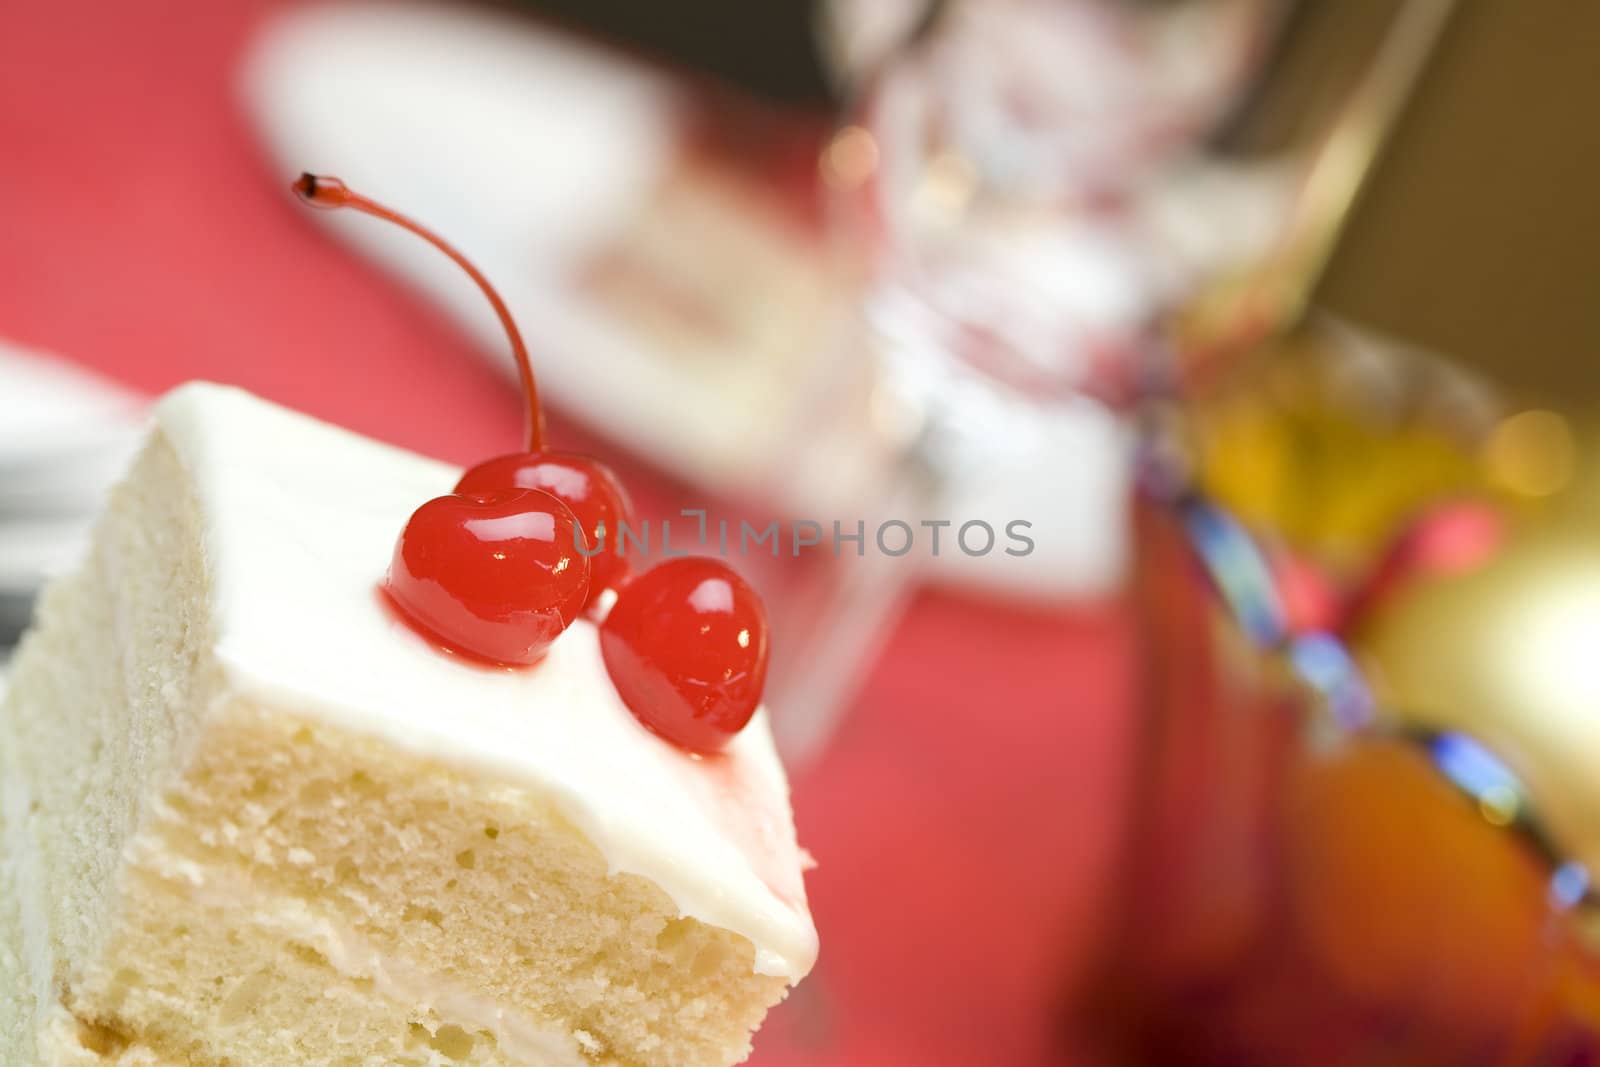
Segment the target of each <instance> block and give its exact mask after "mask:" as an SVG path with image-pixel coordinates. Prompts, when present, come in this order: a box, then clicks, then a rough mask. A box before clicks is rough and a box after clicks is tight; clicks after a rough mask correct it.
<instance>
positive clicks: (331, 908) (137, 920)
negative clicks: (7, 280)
mask: <svg viewBox="0 0 1600 1067" xmlns="http://www.w3.org/2000/svg"><path fill="white" fill-rule="evenodd" d="M457 474H458V472H457V471H456V470H455V469H453V468H451V467H447V466H445V465H442V464H439V463H435V462H432V461H430V460H426V459H422V458H419V457H416V456H413V455H410V454H407V453H403V452H400V451H397V450H395V449H392V448H389V447H386V446H383V445H379V444H377V443H374V442H371V441H368V440H365V439H363V438H359V437H356V436H354V435H351V434H349V433H346V432H344V431H341V430H338V429H336V428H333V427H330V426H327V425H324V424H321V423H318V422H316V421H313V420H311V419H308V418H306V417H304V416H301V415H297V414H294V413H292V412H289V411H285V410H283V409H281V408H277V407H274V406H272V405H269V404H267V403H264V402H262V401H259V400H257V399H254V398H252V397H250V396H248V395H247V394H244V393H241V392H239V391H237V390H233V389H227V388H223V387H219V386H212V385H190V386H185V387H183V388H182V389H179V390H177V391H176V392H174V393H172V394H170V395H169V396H168V397H167V398H166V399H164V400H163V401H162V402H161V403H160V404H159V405H158V407H157V415H156V425H155V429H154V432H153V433H152V435H151V437H150V440H149V442H148V444H147V445H146V447H145V449H144V451H143V452H142V454H141V455H140V457H139V459H138V460H137V461H136V463H135V465H134V467H133V470H132V472H131V473H130V474H129V475H128V477H127V479H126V480H125V481H124V482H123V483H122V485H121V486H120V487H119V488H118V489H117V490H116V491H115V492H114V494H113V497H112V500H111V504H110V508H109V511H108V512H107V514H106V515H105V517H104V518H103V520H102V521H101V523H100V526H99V529H98V531H97V534H96V537H95V542H94V546H93V549H92V551H91V553H90V555H89V558H88V559H87V560H86V561H85V563H84V564H83V565H82V567H81V568H80V569H79V570H78V571H77V572H76V573H75V574H73V575H71V576H70V577H67V578H65V579H63V580H61V581H59V582H57V583H56V584H55V585H54V586H53V587H52V588H50V589H49V590H48V591H47V592H46V593H45V594H44V596H43V598H42V600H41V603H40V607H39V614H38V618H37V620H36V628H35V630H34V631H33V632H32V633H31V634H30V635H29V636H28V637H27V638H26V639H25V640H24V643H23V645H22V648H21V649H20V651H19V653H18V655H17V658H16V660H15V663H14V665H13V670H12V673H11V680H10V688H9V691H8V692H7V694H6V698H5V704H4V708H3V713H0V758H3V760H4V762H3V763H0V767H3V772H0V773H4V775H5V778H4V782H3V785H4V794H5V798H6V804H5V805H4V819H5V822H4V833H5V838H4V842H5V859H4V862H3V863H0V883H3V882H5V881H6V880H8V879H9V880H11V881H14V882H15V883H16V885H15V886H12V885H8V884H0V937H3V939H4V940H3V942H0V983H3V985H0V996H4V997H5V1003H4V1004H3V1005H0V1063H4V1064H7V1065H17V1067H25V1065H35V1064H39V1065H56V1064H80V1063H81V1064H111V1063H114V1064H201V1065H219V1064H232V1065H249V1064H285V1065H292V1064H318V1065H322V1064H326V1065H329V1067H333V1065H338V1067H345V1065H356V1064H361V1065H379V1064H383V1065H388V1064H403V1065H425V1064H430V1065H439V1064H452V1065H454V1064H470V1065H478V1064H483V1065H487V1064H523V1065H563V1067H564V1065H569V1064H570V1065H580V1064H596V1065H598V1064H615V1065H655V1064H660V1065H671V1067H710V1065H718V1067H720V1065H724V1064H729V1063H733V1062H737V1061H739V1060H741V1059H742V1058H743V1057H744V1056H745V1055H746V1053H747V1052H748V1050H749V1039H750V1034H751V1032H752V1031H753V1030H754V1029H755V1028H756V1027H757V1026H758V1025H759V1024H760V1022H761V1020H762V1018H763V1016H764V1014H765V1013H766V1011H767V1009H768V1008H769V1007H770V1006H771V1005H772V1004H774V1003H775V1002H777V1001H778V1000H780V999H781V998H782V997H783V996H784V994H785V992H786V991H787V989H788V988H789V986H790V985H792V984H793V983H794V982H796V981H798V980H799V979H800V978H801V977H802V976H804V975H805V974H806V972H807V971H808V970H809V969H810V967H811V965H812V962H813V960H814V958H815V955H816V949H817V942H816V932H815V929H814V927H813V926H812V923H811V919H810V916H809V913H808V912H807V909H806V902H805V893H804V888H803V886H802V882H801V873H800V872H801V868H802V853H801V852H800V851H799V849H798V848H797V847H796V843H795V838H794V831H793V825H792V821H791V817H790V813H789V805H788V797H787V785H786V783H785V779H784V776H783V772H782V769H781V767H780V766H779V763H778V760H777V757H776V754H775V752H774V750H773V747H772V743H771V740H770V735H769V733H768V731H767V728H766V723H765V716H764V713H761V712H758V713H757V717H756V719H755V721H753V722H752V723H751V725H750V727H749V728H747V729H745V730H744V731H743V732H741V733H740V734H738V736H737V737H735V738H734V739H733V741H732V742H731V743H730V744H729V745H728V747H727V749H726V750H725V751H723V752H721V753H719V754H716V755H713V756H707V757H696V756H693V755H690V754H688V753H686V752H684V751H682V750H680V749H678V748H675V747H673V746H672V745H671V744H669V743H667V742H666V741H663V740H662V739H660V738H659V737H657V736H655V735H654V734H652V733H651V732H649V731H648V730H646V729H645V728H644V727H643V726H641V725H640V724H639V722H638V721H637V720H636V719H635V718H634V716H633V715H632V714H630V713H629V711H628V710H627V708H626V707H625V706H624V705H623V703H622V701H621V700H620V699H619V697H618V696H617V693H616V691H615V688H614V687H613V684H612V682H611V680H610V678H609V677H608V676H607V673H606V670H605V667H604V665H603V663H602V657H601V652H600V649H599V641H598V637H597V632H596V629H595V627H594V626H593V625H592V624H590V623H588V622H585V621H579V622H577V623H575V624H573V625H572V627H571V628H570V629H569V630H568V631H567V632H565V633H564V634H562V635H561V636H560V637H559V638H558V639H557V640H556V642H555V644H554V645H553V646H552V647H551V648H550V650H549V653H548V655H547V656H546V658H545V660H544V661H543V662H542V663H540V664H538V665H536V666H534V667H531V668H524V669H504V668H494V667H488V666H483V665H479V664H476V663H472V662H468V661H465V660H463V659H462V658H460V657H453V656H449V655H446V654H443V653H441V652H440V651H439V650H438V649H437V648H435V647H433V646H432V645H430V644H429V643H427V642H426V641H425V640H423V638H421V637H419V636H418V635H417V634H416V632H415V631H413V630H412V629H411V628H410V627H408V626H407V625H405V624H404V623H403V622H402V621H400V620H399V619H398V618H397V617H396V616H395V615H394V614H393V612H392V609H391V608H390V607H389V606H388V605H387V604H386V602H385V601H384V600H383V598H382V597H381V596H380V595H379V593H378V584H379V582H380V581H381V579H382V576H383V570H384V567H385V565H386V564H387V562H388V560H389V557H390V554H391V551H392V549H393V545H394V541H395V537H396V533H397V531H398V530H400V528H401V527H402V525H403V524H404V523H405V521H406V517H407V516H408V515H409V514H410V513H411V512H412V510H413V509H415V508H416V507H417V506H418V504H420V503H421V502H422V501H424V500H426V499H428V498H429V497H432V496H437V495H439V494H441V493H446V492H448V491H449V490H450V488H451V486H452V484H453V483H454V481H455V479H456V477H457ZM13 889H14V890H15V892H13Z"/></svg>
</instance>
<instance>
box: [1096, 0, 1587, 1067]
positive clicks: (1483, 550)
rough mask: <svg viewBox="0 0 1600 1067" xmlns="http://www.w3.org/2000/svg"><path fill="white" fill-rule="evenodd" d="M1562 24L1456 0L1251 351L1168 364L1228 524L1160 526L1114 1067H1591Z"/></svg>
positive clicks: (1113, 1022) (1578, 378) (1581, 163)
mask: <svg viewBox="0 0 1600 1067" xmlns="http://www.w3.org/2000/svg"><path fill="white" fill-rule="evenodd" d="M1358 6H1359V5H1358ZM1415 7H1416V5H1415V4H1411V5H1407V8H1408V9H1414V8H1415ZM1567 13H1568V15H1569V16H1573V17H1570V18H1568V19H1567V20H1566V21H1558V20H1556V19H1554V18H1550V17H1547V16H1549V14H1550V13H1549V12H1548V11H1542V12H1535V11H1534V10H1532V9H1531V8H1530V7H1526V6H1524V7H1520V8H1513V7H1512V6H1510V5H1463V6H1462V9H1461V10H1460V12H1459V13H1457V15H1456V17H1455V21H1454V22H1453V23H1452V25H1451V28H1450V30H1449V31H1448V33H1447V34H1446V36H1445V37H1444V38H1443V45H1442V50H1441V52H1440V54H1439V56H1438V58H1437V59H1436V60H1435V61H1434V63H1433V64H1432V65H1431V66H1430V68H1429V73H1428V76H1427V77H1426V79H1425V80H1424V81H1423V82H1422V83H1421V87H1420V89H1419V91H1418V93H1417V95H1416V97H1415V99H1414V101H1413V103H1412V106H1411V108H1410V110H1409V112H1408V113H1407V115H1406V117H1405V119H1404V121H1403V123H1402V125H1401V126H1400V127H1399V129H1398V133H1397V138H1396V140H1395V142H1394V145H1393V147H1392V150H1391V151H1390V152H1389V153H1388V155H1387V156H1386V157H1385V160H1384V162H1383V163H1382V165H1381V166H1380V167H1379V169H1378V170H1377V171H1376V173H1375V174H1374V175H1373V178H1372V180H1371V182H1370V188H1369V190H1368V191H1367V193H1366V196H1365V199H1364V200H1363V201H1362V202H1361V204H1360V206H1359V208H1358V209H1357V210H1356V212H1355V214H1354V215H1353V216H1352V217H1351V218H1350V219H1349V220H1348V225H1347V226H1346V225H1343V222H1344V220H1342V219H1337V220H1334V221H1333V224H1332V225H1331V226H1329V227H1322V228H1321V237H1320V238H1319V239H1324V240H1327V241H1328V242H1329V243H1328V245H1327V247H1323V248H1319V247H1317V240H1310V241H1308V242H1307V249H1309V254H1306V255H1302V256H1299V257H1298V258H1297V257H1294V256H1291V257H1290V258H1289V260H1288V261H1287V262H1288V263H1290V264H1292V265H1293V264H1297V265H1298V266H1297V267H1296V269H1295V270H1284V271H1282V272H1281V274H1280V276H1279V277H1278V278H1277V279H1273V278H1268V279H1266V281H1265V284H1264V286H1263V287H1262V290H1261V291H1263V292H1265V293H1266V294H1267V296H1268V297H1269V299H1267V300H1265V301H1263V302H1262V303H1261V304H1260V305H1259V308H1264V309H1265V311H1266V312H1267V313H1265V314H1263V315H1262V317H1261V321H1260V323H1259V324H1257V325H1256V327H1255V333H1256V334H1257V335H1258V336H1260V335H1265V336H1264V339H1262V340H1261V341H1259V342H1258V343H1256V344H1254V345H1247V346H1245V347H1244V348H1242V349H1227V350H1226V351H1225V355H1219V354H1218V352H1216V351H1211V352H1207V351H1206V346H1205V345H1194V346H1192V347H1191V349H1190V352H1191V353H1196V352H1198V353H1199V354H1201V355H1202V356H1207V357H1208V358H1205V359H1203V360H1201V361H1200V362H1199V363H1198V364H1197V363H1195V362H1193V361H1191V362H1190V363H1188V364H1187V365H1185V366H1182V367H1181V368H1179V372H1178V373H1179V376H1180V377H1182V378H1183V380H1184V382H1185V386H1186V389H1185V392H1184V394H1183V404H1182V407H1181V409H1179V410H1177V411H1175V412H1168V413H1167V414H1166V415H1165V416H1164V418H1163V420H1162V426H1163V431H1162V432H1161V433H1160V434H1159V435H1155V437H1156V438H1159V440H1161V442H1162V443H1163V445H1164V448H1165V450H1166V453H1167V454H1166V456H1165V457H1164V459H1165V462H1164V463H1162V464H1160V465H1161V466H1163V467H1164V468H1165V469H1166V471H1167V473H1168V479H1169V483H1170V482H1174V481H1175V482H1176V483H1178V484H1186V485H1188V486H1190V487H1191V489H1192V491H1193V493H1194V494H1196V495H1195V496H1194V499H1200V500H1206V501H1210V502H1211V504H1210V505H1208V506H1214V507H1215V508H1216V509H1218V513H1219V514H1228V515H1231V516H1234V517H1236V519H1237V520H1238V525H1237V527H1231V526H1229V527H1226V529H1227V530H1229V531H1232V532H1229V533H1225V534H1223V535H1221V538H1220V539H1221V540H1222V541H1225V542H1226V544H1225V545H1224V546H1223V547H1222V548H1221V549H1219V547H1218V544H1217V543H1216V542H1215V540H1213V541H1210V542H1208V541H1207V538H1208V537H1211V538H1213V539H1215V538H1216V537H1217V534H1216V531H1215V530H1212V529H1210V528H1203V529H1197V527H1196V526H1195V525H1194V524H1193V523H1192V522H1186V520H1185V517H1184V516H1185V512H1184V509H1183V508H1182V507H1180V506H1176V505H1175V504H1174V502H1172V501H1170V500H1168V501H1162V500H1159V499H1157V498H1156V497H1155V496H1149V497H1146V498H1145V499H1144V500H1142V501H1141V503H1140V505H1139V508H1138V525H1139V544H1140V556H1139V564H1140V570H1139V574H1140V582H1139V585H1140V591H1141V596H1140V599H1141V603H1142V604H1143V611H1144V615H1145V620H1146V625H1145V634H1146V638H1147V648H1148V656H1149V659H1148V662H1147V674H1148V677H1149V680H1150V684H1149V687H1148V700H1147V703H1146V717H1145V719H1144V723H1143V733H1142V738H1143V742H1142V745H1141V758H1142V760H1143V763H1142V767H1141V771H1140V773H1139V774H1138V775H1137V780H1138V782H1139V783H1140V788H1139V794H1138V796H1137V797H1136V798H1134V800H1133V804H1134V809H1135V815H1134V821H1133V825H1134V829H1133V833H1132V835H1131V838H1130V844H1129V850H1128V855H1127V865H1126V867H1125V868H1124V872H1123V881H1122V882H1121V883H1120V885H1119V887H1118V893H1117V899H1118V908H1117V919H1116V921H1115V922H1114V923H1113V924H1112V925H1113V933H1112V934H1111V935H1110V936H1109V938H1108V943H1107V947H1106V952H1105V954H1104V957H1103V961H1102V965H1101V966H1100V967H1099V968H1098V970H1097V973H1096V974H1095V976H1094V977H1093V979H1092V980H1091V984H1090V986H1089V990H1090V993H1089V995H1088V996H1087V998H1086V1006H1085V1008H1084V1011H1083V1015H1084V1016H1085V1017H1086V1018H1088V1019H1090V1020H1092V1024H1093V1025H1094V1026H1096V1027H1097V1028H1098V1029H1099V1030H1100V1032H1101V1033H1102V1034H1104V1035H1106V1036H1107V1039H1108V1041H1107V1044H1108V1047H1109V1048H1110V1050H1111V1051H1112V1053H1113V1057H1114V1062H1127V1063H1162V1064H1169V1063H1197V1064H1255V1063H1260V1064H1277V1063H1296V1064H1308V1065H1312V1067H1316V1065H1323V1064H1329V1065H1332V1064H1372V1063H1405V1064H1424V1065H1427V1064H1439V1065H1454V1064H1551V1065H1555V1064H1563V1065H1566V1064H1588V1063H1600V898H1597V897H1596V895H1595V892H1594V887H1593V879H1592V873H1591V872H1594V871H1596V870H1600V786H1597V782H1600V776H1597V775H1596V774H1595V773H1594V768H1595V767H1597V766H1600V716H1597V715H1596V711H1595V709H1596V708H1597V707H1600V659H1597V658H1596V657H1595V655H1594V650H1595V649H1596V648H1597V647H1600V645H1597V642H1600V506H1597V505H1600V432H1597V428H1600V378H1597V377H1596V376H1595V375H1594V373H1593V369H1592V354H1593V353H1594V352H1596V351H1600V306H1597V305H1596V304H1595V302H1594V301H1593V300H1592V299H1591V298H1590V297H1589V296H1588V295H1587V294H1586V293H1585V292H1584V286H1585V282H1584V281H1583V280H1582V279H1583V278H1584V277H1592V276H1593V275H1592V273H1590V274H1587V275H1586V274H1585V273H1584V271H1585V269H1586V268H1585V266H1584V265H1585V264H1587V263H1590V262H1591V261H1592V258H1593V255H1594V249H1595V248H1596V247H1600V243H1597V242H1600V226H1597V225H1596V223H1597V222H1600V216H1597V215H1596V214H1595V212H1594V209H1593V203H1592V201H1593V197H1592V195H1590V191H1591V190H1592V189H1593V188H1595V187H1596V179H1597V178H1600V133H1597V131H1595V130H1593V129H1592V128H1590V126H1589V125H1584V124H1580V123H1576V122H1573V121H1571V120H1570V117H1569V116H1567V115H1566V113H1565V112H1564V110H1563V107H1562V102H1563V101H1566V100H1570V99H1577V98H1584V96H1585V94H1587V95H1588V96H1591V97H1592V95H1593V94H1594V93H1595V92H1596V91H1600V76H1597V72H1596V70H1595V69H1594V67H1593V65H1592V63H1590V62H1588V59H1587V58H1586V57H1588V56H1589V55H1591V54H1592V45H1593V43H1594V42H1595V41H1596V40H1600V12H1591V10H1590V9H1585V10H1584V11H1583V13H1582V14H1581V16H1579V14H1578V12H1577V11H1576V9H1568V12H1567ZM1487 71H1493V72H1494V77H1492V78H1490V77H1488V76H1487V74H1486V72H1487ZM1332 158H1338V157H1337V156H1335V157H1332ZM1347 191H1350V192H1353V189H1347ZM1335 236H1337V237H1338V240H1337V243H1336V246H1335V245H1334V244H1333V243H1332V238H1333V237H1335ZM1303 251H1304V250H1303ZM1324 262H1326V264H1327V270H1326V272H1325V273H1324V272H1323V271H1322V270H1321V267H1322V265H1323V263H1324ZM1296 270H1298V271H1299V272H1300V273H1299V274H1298V276H1297V275H1296ZM1284 277H1287V278H1289V279H1290V280H1291V283H1294V282H1303V283H1304V288H1303V290H1302V291H1300V292H1293V291H1291V292H1288V293H1284V292H1281V291H1280V292H1276V293H1275V292H1274V290H1273V286H1274V284H1275V282H1281V281H1282V280H1283V278H1284ZM1313 283H1315V285H1314V288H1313ZM1289 288H1290V289H1291V290H1293V289H1294V285H1293V284H1291V285H1290V287H1289ZM1260 295H1261V294H1260V292H1258V293H1257V295H1256V299H1260ZM1234 297H1235V299H1233V301H1232V303H1231V304H1230V308H1231V310H1232V311H1233V312H1234V313H1237V311H1238V310H1239V309H1240V308H1241V307H1244V308H1249V307H1250V306H1251V303H1250V300H1248V299H1245V300H1240V299H1237V297H1238V294H1234ZM1308 308H1309V309H1310V310H1309V313H1308V314H1303V313H1302V312H1305V311H1306V309H1308ZM1213 310H1214V309H1213ZM1206 318H1207V316H1203V315H1202V316H1199V317H1198V319H1199V322H1198V323H1195V322H1191V323H1190V324H1189V326H1190V328H1191V329H1194V330H1196V334H1195V336H1200V337H1204V336H1205V328H1204V327H1205V320H1206ZM1227 318H1228V316H1226V315H1224V316H1221V317H1220V320H1222V321H1225V320H1226V319H1227ZM1235 321H1237V320H1235ZM1357 322H1359V323H1361V325H1355V323H1357ZM1373 325H1377V326H1381V327H1382V329H1381V330H1378V329H1374V328H1373ZM1396 337H1400V338H1404V340H1403V341H1402V340H1397V339H1396ZM1440 351H1442V352H1446V353H1448V356H1449V358H1442V357H1439V356H1436V355H1433V354H1431V353H1432V352H1440ZM1157 495H1159V494H1157ZM1219 568H1220V569H1219ZM1229 568H1232V571H1233V573H1232V574H1231V575H1230V573H1229ZM1239 573H1245V574H1247V575H1249V574H1257V575H1260V576H1261V578H1260V581H1259V583H1258V585H1257V587H1256V588H1257V590H1258V594H1259V602H1258V603H1255V604H1254V607H1255V608H1256V609H1257V610H1258V615H1256V616H1252V615H1251V613H1250V612H1249V611H1242V610H1241V608H1242V607H1250V606H1251V600H1250V596H1249V595H1247V593H1245V592H1241V590H1242V589H1244V587H1245V586H1248V584H1249V583H1248V582H1247V581H1246V582H1244V583H1242V584H1241V583H1240V581H1239V579H1238V574H1239ZM1260 590H1265V592H1259V591H1260ZM1263 605H1264V606H1263ZM1258 617H1265V618H1267V620H1268V622H1267V623H1266V624H1265V632H1266V633H1267V634H1268V636H1267V637H1263V636H1262V629H1261V627H1259V626H1255V625H1253V624H1254V623H1255V622H1256V619H1257V618H1258ZM1340 647H1343V648H1344V649H1348V650H1349V652H1350V654H1351V655H1353V657H1354V659H1353V661H1339V662H1335V660H1337V658H1338V657H1337V654H1336V651H1335V652H1330V651H1329V650H1337V649H1339V648H1340ZM1314 654H1327V655H1330V656H1333V657H1334V658H1333V659H1330V660H1327V661H1324V662H1320V663H1319V662H1312V661H1311V660H1312V659H1313V656H1314ZM1330 664H1332V666H1331V667H1330ZM1330 672H1332V673H1342V674H1344V675H1346V676H1347V680H1349V679H1361V680H1362V684H1364V686H1366V687H1368V688H1369V689H1370V693H1371V695H1372V698H1373V709H1374V710H1373V711H1372V712H1371V713H1370V715H1364V716H1363V715H1358V716H1356V717H1354V718H1352V717H1350V716H1348V715H1343V714H1341V711H1340V709H1339V708H1338V707H1337V706H1336V702H1335V701H1334V700H1332V699H1331V698H1330V692H1329V690H1328V688H1327V686H1326V685H1325V684H1321V683H1322V682H1323V681H1324V680H1325V679H1327V678H1328V677H1329V674H1330Z"/></svg>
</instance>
